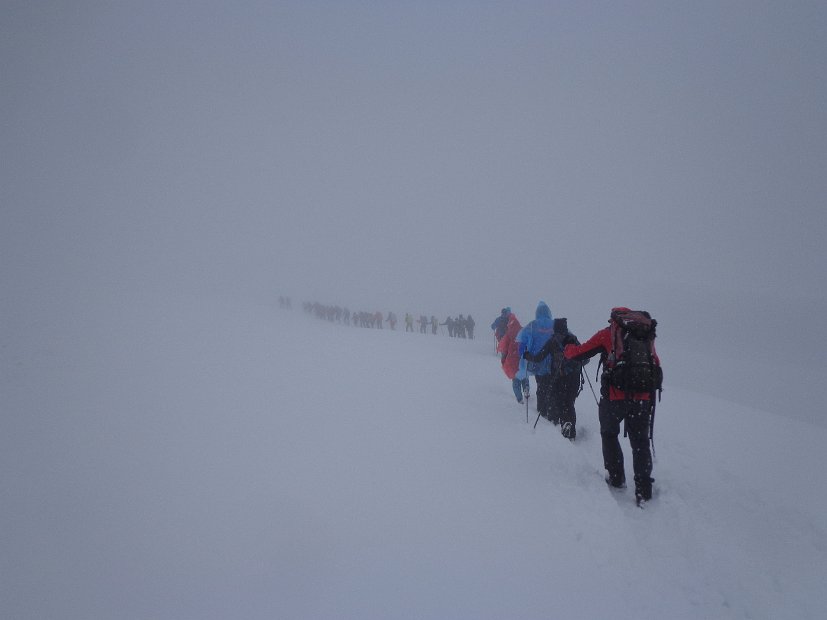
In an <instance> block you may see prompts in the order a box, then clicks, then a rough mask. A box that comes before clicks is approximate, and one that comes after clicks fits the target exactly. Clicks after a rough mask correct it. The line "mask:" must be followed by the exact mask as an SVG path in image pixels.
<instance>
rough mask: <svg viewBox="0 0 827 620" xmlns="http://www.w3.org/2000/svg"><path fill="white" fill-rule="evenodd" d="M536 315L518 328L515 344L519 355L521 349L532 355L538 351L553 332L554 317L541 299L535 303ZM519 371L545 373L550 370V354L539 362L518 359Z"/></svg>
mask: <svg viewBox="0 0 827 620" xmlns="http://www.w3.org/2000/svg"><path fill="white" fill-rule="evenodd" d="M534 316H535V317H536V318H535V319H534V320H533V321H531V322H530V323H529V324H528V325H526V326H525V327H523V328H522V329H521V330H520V333H518V334H517V344H518V345H519V354H520V357H522V355H523V351H529V352H530V353H531V354H532V355H536V354H537V353H539V352H540V349H542V348H543V346H544V345H545V344H546V342H548V340H549V338H551V336H552V334H553V333H554V319H553V318H552V316H551V310H550V309H549V307H548V305H547V304H546V302H544V301H541V302H540V303H538V304H537V310H536V311H535V313H534ZM520 371H521V373H522V371H525V372H526V373H527V374H529V375H539V376H542V375H547V374H548V373H549V372H551V356H548V357H546V358H545V359H543V360H542V361H540V362H531V363H528V364H527V363H526V361H525V360H522V359H521V360H520Z"/></svg>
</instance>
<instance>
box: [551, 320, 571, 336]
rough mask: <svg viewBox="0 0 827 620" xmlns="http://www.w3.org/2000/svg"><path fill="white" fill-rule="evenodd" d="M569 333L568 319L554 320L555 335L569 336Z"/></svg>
mask: <svg viewBox="0 0 827 620" xmlns="http://www.w3.org/2000/svg"><path fill="white" fill-rule="evenodd" d="M568 331H569V324H568V319H554V333H555V334H567V333H568Z"/></svg>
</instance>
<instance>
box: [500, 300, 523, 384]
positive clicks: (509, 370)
mask: <svg viewBox="0 0 827 620" xmlns="http://www.w3.org/2000/svg"><path fill="white" fill-rule="evenodd" d="M522 328H523V326H522V325H520V322H519V321H518V320H517V317H516V316H514V314H513V313H512V314H509V315H508V325H507V326H506V328H505V336H503V337H502V338H500V341H499V343H497V351H499V352H500V355H501V356H502V365H503V372H504V373H505V376H506V377H508V378H509V379H513V378H514V375H516V374H517V369H518V368H519V366H520V353H519V352H518V351H517V348H518V347H517V340H516V338H517V334H518V333H519V331H520V330H521V329H522Z"/></svg>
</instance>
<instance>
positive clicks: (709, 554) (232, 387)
mask: <svg viewBox="0 0 827 620" xmlns="http://www.w3.org/2000/svg"><path fill="white" fill-rule="evenodd" d="M87 301H88V308H92V307H95V308H96V310H95V312H94V313H84V312H80V311H78V312H67V313H65V314H61V313H60V312H56V311H55V309H48V308H40V309H39V310H38V309H31V313H30V314H29V315H26V316H15V317H11V319H13V320H12V321H11V324H14V325H15V326H16V329H15V331H14V332H13V333H12V332H7V333H6V334H5V335H4V337H3V340H2V342H0V346H2V357H1V358H0V359H2V378H0V390H1V391H0V394H1V395H2V396H1V397H2V410H3V418H2V419H3V429H2V433H0V459H2V461H0V462H1V463H2V467H0V472H1V473H0V476H1V477H0V496H1V497H2V505H0V531H2V532H3V535H2V539H0V577H1V578H0V617H2V618H9V619H14V620H29V619H31V620H34V619H37V620H43V619H51V618H54V619H61V620H64V619H84V620H88V619H93V618H107V619H119V620H120V619H132V618H134V619H139V618H140V619H146V618H153V619H171V620H172V619H174V620H183V619H190V618H191V619H199V620H205V619H211V618H244V619H247V618H250V619H255V618H285V619H287V618H295V619H300V618H301V619H304V618H307V619H310V618H318V619H323V618H353V619H357V618H358V619H370V618H411V619H413V618H418V619H421V618H474V619H482V618H503V619H505V618H526V619H533V618H536V619H540V618H544V619H545V618H566V619H572V618H608V617H611V618H618V619H622V618H630V619H631V618H635V619H641V618H752V619H757V618H822V617H824V612H825V609H827V592H826V591H825V587H824V584H825V583H827V560H825V556H826V555H827V528H825V519H824V515H825V514H827V500H825V497H827V484H825V480H824V476H823V472H824V466H825V456H824V449H823V447H824V445H825V441H826V440H827V429H825V428H824V427H823V426H816V425H811V424H809V423H807V422H805V421H802V420H796V419H791V418H789V417H783V416H781V415H778V414H775V413H768V412H763V411H759V410H755V409H751V408H747V407H745V406H741V405H735V404H733V403H731V402H727V401H724V400H721V399H718V398H715V397H712V396H709V395H706V394H704V393H703V392H702V391H688V390H686V389H680V388H675V387H673V386H671V385H670V384H669V357H668V354H667V353H666V352H665V351H663V350H661V354H662V356H663V357H664V363H665V365H666V368H667V384H666V389H665V391H664V397H663V401H662V402H661V404H660V405H659V406H658V409H657V423H656V428H655V443H656V450H657V459H656V462H655V469H654V473H653V475H654V477H655V478H656V483H655V498H654V500H653V501H652V502H651V503H650V504H649V505H648V506H647V508H646V509H645V510H639V509H637V508H636V507H635V505H634V500H633V492H632V490H631V489H627V490H625V491H621V492H615V491H611V490H609V489H608V488H607V487H606V485H605V484H604V482H603V477H602V461H601V454H600V439H599V432H598V424H597V415H596V406H595V402H594V400H593V397H592V394H591V393H590V392H589V391H588V388H587V390H586V391H585V392H584V393H583V394H581V396H580V398H579V399H578V401H577V405H578V415H579V430H580V434H579V436H578V440H577V442H576V443H574V444H571V443H569V442H568V441H567V440H565V439H563V438H562V437H561V436H560V435H559V434H558V433H557V432H556V429H555V428H554V427H552V426H551V425H549V424H548V423H546V422H545V421H543V420H541V423H540V424H539V425H538V427H537V430H536V431H532V428H531V425H530V424H529V425H527V424H526V411H525V408H524V407H521V406H519V405H517V404H516V402H515V401H514V399H513V395H512V393H511V387H510V383H509V381H508V380H507V379H506V378H505V376H504V375H503V373H502V371H501V370H500V368H499V363H498V360H497V358H496V357H495V356H494V355H493V347H492V341H491V338H490V333H489V332H488V331H487V330H486V329H484V327H483V326H482V325H481V327H482V329H480V330H478V332H479V333H478V335H479V337H478V339H476V340H474V341H463V340H454V339H449V338H447V337H444V336H441V337H440V336H437V337H435V336H431V335H421V334H406V333H404V332H402V331H396V332H392V331H389V330H384V331H379V330H368V329H361V328H355V327H345V326H342V325H335V324H328V323H326V322H323V321H318V320H315V319H312V318H309V317H305V316H304V315H303V314H302V313H301V311H300V310H298V309H296V310H293V311H292V312H289V311H280V310H277V309H275V304H265V303H255V302H252V301H245V300H243V299H238V300H235V301H232V302H227V301H222V300H219V299H215V298H208V297H205V296H186V295H184V294H179V295H173V294H170V295H168V296H167V297H166V298H163V302H164V303H163V304H156V303H155V302H154V301H153V302H151V303H150V302H148V301H147V300H146V299H140V298H137V297H129V296H128V295H123V296H121V297H119V298H117V300H116V298H114V297H113V298H111V299H106V298H104V299H91V300H87ZM298 301H299V300H294V305H298ZM495 310H496V309H495ZM397 313H398V314H399V312H397ZM521 318H523V317H521ZM481 319H482V317H481V316H480V317H479V319H478V323H480V324H482V323H484V321H482V320H481ZM598 327H600V326H599V325H596V326H595V329H596V328H598ZM582 335H585V336H588V335H589V334H582ZM529 414H530V416H531V422H532V423H533V422H534V417H535V415H536V413H535V412H534V411H530V412H529ZM622 445H623V446H624V451H625V453H626V456H627V472H628V475H629V476H630V477H631V464H630V463H629V462H628V461H629V458H628V457H629V448H628V442H627V441H626V440H624V442H623V444H622Z"/></svg>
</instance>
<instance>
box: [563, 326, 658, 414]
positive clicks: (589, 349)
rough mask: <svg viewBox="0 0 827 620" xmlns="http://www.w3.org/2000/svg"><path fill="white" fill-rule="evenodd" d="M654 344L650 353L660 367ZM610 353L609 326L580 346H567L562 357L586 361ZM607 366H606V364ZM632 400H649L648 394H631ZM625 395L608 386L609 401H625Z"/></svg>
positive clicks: (610, 333)
mask: <svg viewBox="0 0 827 620" xmlns="http://www.w3.org/2000/svg"><path fill="white" fill-rule="evenodd" d="M654 347H655V344H654V343H652V353H653V354H654V357H655V362H656V363H657V365H658V366H660V358H659V357H658V353H657V351H655V350H654ZM611 351H612V328H611V326H609V327H606V328H604V329H601V330H600V331H599V332H597V333H596V334H595V335H594V336H592V337H591V338H589V339H588V340H587V341H586V342H584V343H583V344H581V345H576V344H569V345H566V348H565V349H564V350H563V355H564V356H565V358H566V359H568V360H570V359H579V360H582V359H587V358H589V357H592V356H594V355H597V354H598V353H605V354H607V355H608V354H609V353H611ZM607 366H608V364H607ZM632 398H633V399H634V400H649V393H648V392H639V393H636V394H632ZM625 399H626V393H625V392H621V391H620V390H618V389H617V388H616V387H614V386H613V385H610V386H609V400H625Z"/></svg>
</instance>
